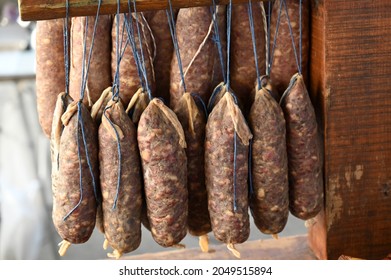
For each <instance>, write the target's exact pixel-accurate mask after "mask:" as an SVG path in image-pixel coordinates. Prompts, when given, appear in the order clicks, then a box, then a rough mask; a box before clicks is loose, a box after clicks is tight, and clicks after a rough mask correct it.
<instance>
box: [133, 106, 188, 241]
mask: <svg viewBox="0 0 391 280" xmlns="http://www.w3.org/2000/svg"><path fill="white" fill-rule="evenodd" d="M137 140H138V143H139V148H140V155H141V162H142V167H143V174H144V187H145V196H146V203H147V211H148V218H149V223H150V226H151V232H152V236H153V238H154V240H155V241H156V242H157V243H158V244H160V245H161V246H163V247H170V246H174V245H176V244H178V243H179V242H180V241H181V240H182V239H183V238H184V237H185V236H186V233H187V209H188V192H187V186H186V181H187V180H186V176H187V159H186V153H185V147H186V142H185V137H184V133H183V129H182V127H181V125H180V123H179V121H178V119H177V117H176V116H175V114H174V113H173V112H172V111H171V110H170V109H169V108H168V107H166V106H165V105H164V103H163V101H161V100H160V99H153V100H152V101H151V102H150V103H149V105H148V107H147V108H146V109H145V111H144V112H143V113H142V115H141V118H140V122H139V126H138V133H137Z"/></svg>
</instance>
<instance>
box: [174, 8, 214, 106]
mask: <svg viewBox="0 0 391 280" xmlns="http://www.w3.org/2000/svg"><path fill="white" fill-rule="evenodd" d="M212 30H213V22H212V14H211V12H210V9H209V7H194V8H185V9H180V10H179V12H178V16H177V21H176V36H177V38H178V45H179V50H180V54H181V61H182V68H183V73H184V77H185V84H186V91H187V92H194V93H196V94H198V95H199V96H200V97H201V98H202V99H203V100H204V102H205V103H206V102H208V99H209V97H210V94H211V92H212V89H213V87H212V81H213V75H212V74H213V68H214V59H213V55H214V54H215V52H216V51H215V46H214V43H213V40H212ZM183 93H184V89H183V85H182V81H181V75H180V71H179V66H178V59H177V57H176V55H174V56H173V60H172V64H171V75H170V107H171V108H175V106H176V103H178V101H179V99H180V98H181V96H182V95H183Z"/></svg>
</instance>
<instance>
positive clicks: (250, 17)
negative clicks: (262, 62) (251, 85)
mask: <svg viewBox="0 0 391 280" xmlns="http://www.w3.org/2000/svg"><path fill="white" fill-rule="evenodd" d="M247 8H248V9H247V11H248V20H249V23H250V32H251V39H252V43H253V51H254V61H255V71H256V73H257V84H258V90H259V89H261V77H260V74H259V67H258V52H257V44H256V38H255V30H254V18H253V8H252V4H251V0H249V1H248V6H247Z"/></svg>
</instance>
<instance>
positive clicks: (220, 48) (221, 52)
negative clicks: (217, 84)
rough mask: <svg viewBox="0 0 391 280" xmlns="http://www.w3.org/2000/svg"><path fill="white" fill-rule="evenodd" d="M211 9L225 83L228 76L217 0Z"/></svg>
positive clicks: (214, 37)
mask: <svg viewBox="0 0 391 280" xmlns="http://www.w3.org/2000/svg"><path fill="white" fill-rule="evenodd" d="M211 11H212V20H213V27H214V35H213V41H214V42H215V44H216V47H217V51H218V53H219V60H220V67H221V72H222V74H223V81H224V84H226V83H227V77H226V75H225V62H224V57H223V47H222V45H221V39H220V31H219V24H218V22H217V8H216V1H215V0H213V6H212V7H211Z"/></svg>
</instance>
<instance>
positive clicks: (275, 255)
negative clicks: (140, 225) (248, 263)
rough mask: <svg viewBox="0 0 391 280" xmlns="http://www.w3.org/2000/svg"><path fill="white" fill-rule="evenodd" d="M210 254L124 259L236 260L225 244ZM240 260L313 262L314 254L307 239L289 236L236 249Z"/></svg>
mask: <svg viewBox="0 0 391 280" xmlns="http://www.w3.org/2000/svg"><path fill="white" fill-rule="evenodd" d="M210 247H211V248H210V252H209V253H203V252H201V250H200V249H199V248H194V249H176V250H170V251H166V252H159V253H149V254H141V255H128V256H125V257H124V258H123V259H127V260H131V259H134V260H237V258H236V257H234V256H233V254H232V253H230V252H229V251H228V249H227V246H226V245H218V246H210ZM235 247H236V249H238V251H239V252H240V253H241V259H242V260H314V259H316V257H315V255H314V254H313V252H312V251H311V249H310V248H309V247H308V243H307V236H305V235H301V236H292V237H286V238H280V239H278V240H274V239H266V240H263V241H261V240H257V241H247V242H245V243H243V244H238V245H236V246H235Z"/></svg>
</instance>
